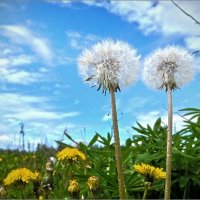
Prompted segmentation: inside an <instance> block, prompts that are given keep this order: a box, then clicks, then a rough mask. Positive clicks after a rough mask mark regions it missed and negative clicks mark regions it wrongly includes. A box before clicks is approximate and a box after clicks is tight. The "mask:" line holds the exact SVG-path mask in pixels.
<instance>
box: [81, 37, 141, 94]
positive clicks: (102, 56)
mask: <svg viewBox="0 0 200 200" xmlns="http://www.w3.org/2000/svg"><path fill="white" fill-rule="evenodd" d="M139 59H140V56H138V55H137V51H136V50H135V49H134V48H132V47H131V46H130V45H128V44H126V43H124V42H121V41H116V42H115V41H113V40H111V39H106V40H103V41H102V42H99V43H97V44H96V45H94V46H93V47H91V49H86V50H84V51H83V52H82V54H81V55H80V57H79V59H78V66H79V73H80V75H81V76H82V78H83V79H84V80H88V78H89V81H88V83H89V84H90V85H97V86H102V88H103V90H104V91H105V90H107V89H109V86H110V85H112V87H113V86H114V89H117V86H118V87H120V88H122V87H124V86H127V85H130V84H133V83H134V82H135V81H136V80H137V77H138V74H139V70H140V64H139Z"/></svg>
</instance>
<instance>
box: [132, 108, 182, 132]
mask: <svg viewBox="0 0 200 200" xmlns="http://www.w3.org/2000/svg"><path fill="white" fill-rule="evenodd" d="M159 117H161V120H162V123H163V124H162V125H167V123H168V122H167V121H168V118H167V112H166V111H160V110H153V111H150V112H145V113H139V114H138V115H137V116H136V121H137V122H139V123H140V124H142V125H143V126H146V125H147V124H149V125H150V126H153V125H154V124H155V122H156V120H157V119H158V118H159ZM183 124H184V122H183V118H182V117H181V116H179V115H178V114H176V113H174V115H173V126H174V130H175V129H176V131H178V130H181V129H182V128H183ZM134 126H137V125H136V124H135V125H134Z"/></svg>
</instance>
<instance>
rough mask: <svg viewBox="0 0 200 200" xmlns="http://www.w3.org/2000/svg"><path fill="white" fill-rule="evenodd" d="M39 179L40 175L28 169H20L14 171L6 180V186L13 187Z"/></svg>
mask: <svg viewBox="0 0 200 200" xmlns="http://www.w3.org/2000/svg"><path fill="white" fill-rule="evenodd" d="M37 178H38V173H34V172H32V171H31V170H29V169H27V168H18V169H15V170H12V171H11V172H10V173H9V174H8V175H7V177H6V178H5V179H4V181H3V182H4V185H11V184H13V183H16V182H23V183H29V182H30V181H34V180H36V179H37Z"/></svg>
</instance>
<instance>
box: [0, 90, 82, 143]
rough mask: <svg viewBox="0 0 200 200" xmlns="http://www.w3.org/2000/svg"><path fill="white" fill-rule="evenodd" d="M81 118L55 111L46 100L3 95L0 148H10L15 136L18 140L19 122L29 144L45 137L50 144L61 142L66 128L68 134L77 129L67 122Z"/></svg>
mask: <svg viewBox="0 0 200 200" xmlns="http://www.w3.org/2000/svg"><path fill="white" fill-rule="evenodd" d="M80 114H81V113H80V112H77V111H62V112H61V111H57V110H55V108H54V107H53V106H52V105H51V102H50V100H49V99H48V98H46V97H41V96H31V95H24V94H19V93H2V94H1V95H0V120H1V124H0V130H1V132H0V136H1V137H0V139H2V140H1V142H2V144H1V146H2V145H3V146H4V147H8V145H11V146H12V147H13V141H14V139H13V138H14V135H15V134H17V135H18V136H17V137H18V138H19V131H20V126H19V124H20V123H21V122H23V123H24V124H25V131H26V135H28V137H29V140H32V141H33V140H37V139H38V138H41V139H42V138H43V139H44V138H45V137H48V138H49V139H50V140H51V141H54V140H56V139H61V136H62V134H63V131H64V129H65V128H66V127H67V128H69V129H70V130H71V129H72V130H75V129H76V128H77V125H76V124H75V123H72V122H70V121H71V120H70V119H71V118H75V117H78V116H79V115H80ZM78 128H79V126H78ZM33 133H34V134H33ZM7 136H8V137H7ZM17 141H18V140H17ZM26 142H27V137H26Z"/></svg>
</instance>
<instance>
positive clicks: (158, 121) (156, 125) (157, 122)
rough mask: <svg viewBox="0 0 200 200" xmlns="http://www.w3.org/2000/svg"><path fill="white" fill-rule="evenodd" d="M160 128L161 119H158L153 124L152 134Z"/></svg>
mask: <svg viewBox="0 0 200 200" xmlns="http://www.w3.org/2000/svg"><path fill="white" fill-rule="evenodd" d="M160 126H161V118H158V119H157V120H156V122H155V124H154V127H153V131H154V132H156V131H158V130H159V128H160Z"/></svg>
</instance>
